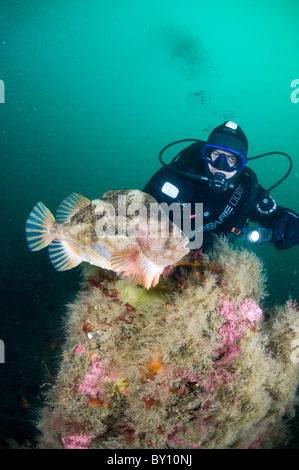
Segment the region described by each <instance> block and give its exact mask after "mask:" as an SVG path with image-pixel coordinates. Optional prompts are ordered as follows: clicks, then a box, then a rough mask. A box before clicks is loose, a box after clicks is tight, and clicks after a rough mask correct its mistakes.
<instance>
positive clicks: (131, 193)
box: [26, 190, 189, 289]
mask: <svg viewBox="0 0 299 470" xmlns="http://www.w3.org/2000/svg"><path fill="white" fill-rule="evenodd" d="M120 202H121V203H120ZM153 203H156V204H157V201H156V200H155V199H154V198H152V197H151V196H150V195H148V194H146V193H143V192H142V191H138V190H123V191H109V192H107V193H105V194H104V195H103V197H102V199H95V200H93V201H90V200H89V199H87V198H85V197H84V196H81V195H79V194H76V193H72V194H70V195H69V196H68V197H67V198H65V199H64V200H63V201H62V203H61V204H60V205H59V207H58V209H57V213H56V219H55V218H54V216H53V215H52V213H51V212H50V211H49V209H47V208H46V206H45V205H44V204H43V203H42V202H38V203H37V204H36V205H35V206H34V207H33V209H32V211H31V212H30V214H29V217H28V219H27V221H26V237H27V242H28V246H29V248H30V250H31V251H37V250H40V249H42V248H45V247H46V246H48V249H49V257H50V260H51V262H52V263H53V265H54V267H55V268H56V269H57V270H58V271H65V270H67V269H71V268H74V267H75V266H78V265H79V264H80V263H81V262H82V261H85V262H88V263H90V264H93V265H95V266H99V267H102V268H106V269H110V270H112V271H114V272H116V273H117V274H118V275H119V276H120V277H121V278H124V279H126V280H128V281H129V282H133V283H136V284H141V285H143V286H144V287H146V288H147V289H149V288H150V287H151V286H155V285H156V284H157V283H158V282H159V277H160V275H161V274H162V272H163V269H164V268H165V267H166V266H169V265H171V264H174V263H176V262H178V261H179V260H180V259H181V258H182V257H183V256H184V255H186V254H187V253H188V252H189V249H188V248H186V244H187V243H188V241H189V240H188V238H187V237H186V236H185V235H183V233H182V232H181V231H180V230H179V229H178V228H177V227H176V229H177V230H173V229H174V226H173V225H172V224H171V222H170V221H169V220H168V218H167V217H164V218H163V217H162V218H161V217H156V218H155V217H153V216H151V217H149V215H150V210H151V205H152V204H153ZM153 223H154V226H155V227H156V228H157V227H158V235H157V234H156V236H154V237H153V236H152V235H153V233H152V227H153Z"/></svg>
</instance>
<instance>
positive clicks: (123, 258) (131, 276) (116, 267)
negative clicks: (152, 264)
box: [110, 250, 154, 289]
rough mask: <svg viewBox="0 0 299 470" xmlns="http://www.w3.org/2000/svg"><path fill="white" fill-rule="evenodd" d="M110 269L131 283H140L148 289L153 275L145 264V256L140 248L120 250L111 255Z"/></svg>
mask: <svg viewBox="0 0 299 470" xmlns="http://www.w3.org/2000/svg"><path fill="white" fill-rule="evenodd" d="M110 265H111V269H113V271H115V272H116V274H117V275H118V276H119V277H120V278H121V279H125V280H126V281H127V282H131V283H132V284H141V285H142V286H144V287H146V288H147V289H149V288H150V287H151V285H152V281H153V277H154V276H153V275H152V273H151V272H150V269H147V266H146V257H145V255H144V254H143V252H142V251H141V250H134V251H121V252H118V253H115V254H113V255H111V259H110Z"/></svg>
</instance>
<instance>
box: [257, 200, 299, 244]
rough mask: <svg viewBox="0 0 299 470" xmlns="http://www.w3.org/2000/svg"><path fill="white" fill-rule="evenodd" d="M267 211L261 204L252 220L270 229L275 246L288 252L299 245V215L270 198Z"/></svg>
mask: <svg viewBox="0 0 299 470" xmlns="http://www.w3.org/2000/svg"><path fill="white" fill-rule="evenodd" d="M267 197H268V198H269V201H270V202H269V204H268V205H269V206H270V204H271V208H270V209H269V210H268V211H267V210H265V206H262V208H261V205H262V204H260V205H259V206H257V208H256V209H255V211H254V213H253V214H252V217H250V220H251V221H252V222H257V223H258V224H259V225H260V226H261V227H265V228H270V229H271V230H272V234H273V241H274V245H275V247H276V248H277V249H278V250H286V249H288V248H291V247H293V246H296V245H298V244H299V215H298V214H297V213H296V212H295V211H292V210H291V209H287V208H285V207H281V206H277V205H276V203H275V201H274V200H273V199H272V198H271V197H270V196H267Z"/></svg>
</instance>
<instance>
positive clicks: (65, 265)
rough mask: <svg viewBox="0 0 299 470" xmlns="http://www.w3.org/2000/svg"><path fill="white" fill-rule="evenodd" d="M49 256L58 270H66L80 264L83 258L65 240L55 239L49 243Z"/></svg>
mask: <svg viewBox="0 0 299 470" xmlns="http://www.w3.org/2000/svg"><path fill="white" fill-rule="evenodd" d="M49 257H50V260H51V262H52V263H53V265H54V268H55V269H57V271H66V270H67V269H72V268H74V267H75V266H78V264H80V263H81V262H82V261H83V259H82V258H81V257H80V256H78V255H76V253H74V251H73V250H72V247H71V245H70V244H69V243H68V242H66V241H65V240H53V241H52V243H51V244H50V245H49Z"/></svg>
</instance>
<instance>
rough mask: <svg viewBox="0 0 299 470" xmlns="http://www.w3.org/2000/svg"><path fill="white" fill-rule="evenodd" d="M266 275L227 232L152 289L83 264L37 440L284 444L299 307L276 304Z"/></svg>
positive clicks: (187, 445)
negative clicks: (269, 299)
mask: <svg viewBox="0 0 299 470" xmlns="http://www.w3.org/2000/svg"><path fill="white" fill-rule="evenodd" d="M265 285H266V284H265V274H264V271H263V266H262V264H261V262H260V261H259V259H258V258H257V257H256V256H255V255H254V254H252V253H250V252H248V251H247V250H236V249H233V248H231V247H230V246H228V245H227V243H226V242H225V241H224V240H219V242H218V243H217V245H216V247H215V249H214V250H213V251H212V252H210V253H209V254H208V255H203V254H202V253H201V252H200V250H198V251H194V252H191V253H190V254H189V255H188V256H187V257H186V258H184V260H181V261H180V262H178V263H177V264H176V265H174V266H172V267H171V268H169V269H167V270H165V271H164V274H163V278H162V280H161V281H160V283H159V285H157V286H156V287H153V288H151V289H149V290H146V289H144V288H142V287H141V286H136V285H131V284H128V283H126V282H125V281H124V280H120V279H119V278H117V276H116V275H115V274H114V273H113V272H111V271H106V270H104V269H101V268H97V267H94V266H90V265H87V266H85V268H84V282H83V285H82V288H81V290H80V292H79V293H78V295H77V297H76V300H75V301H74V302H73V303H71V304H69V305H68V315H67V318H66V324H65V333H66V344H65V346H64V351H63V358H62V362H61V365H60V369H59V372H58V375H57V379H56V382H55V384H54V385H53V387H52V388H51V390H50V392H48V394H47V397H46V403H47V405H46V406H45V407H44V408H43V409H42V411H41V416H40V419H39V421H38V423H37V427H38V429H39V430H40V438H39V443H38V447H41V448H72V449H73V448H99V449H103V448H106V449H107V448H109V449H120V448H121V449H142V448H144V449H150V448H153V449H167V448H168V449H169V448H173V449H181V448H183V449H195V448H209V449H223V448H274V447H276V446H284V445H285V444H286V442H287V441H288V438H289V436H288V428H287V424H286V420H287V419H289V418H290V417H292V416H293V415H294V408H295V393H296V388H297V386H298V371H299V354H298V358H297V356H296V349H294V348H295V345H296V344H297V343H298V339H296V338H298V333H299V315H298V307H297V306H296V304H295V302H293V301H291V300H289V301H288V302H287V303H286V304H285V305H284V306H283V307H277V308H276V309H274V310H273V311H271V312H269V311H266V310H265V308H264V307H263V305H262V304H261V302H262V300H263V299H264V298H265V296H266V291H265ZM296 341H297V343H296Z"/></svg>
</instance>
